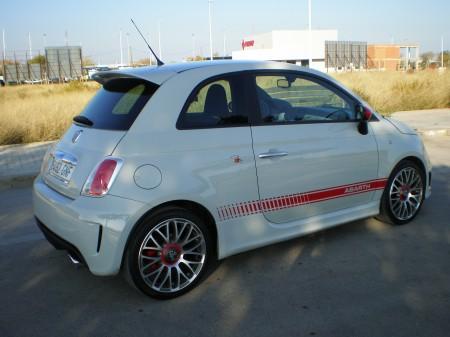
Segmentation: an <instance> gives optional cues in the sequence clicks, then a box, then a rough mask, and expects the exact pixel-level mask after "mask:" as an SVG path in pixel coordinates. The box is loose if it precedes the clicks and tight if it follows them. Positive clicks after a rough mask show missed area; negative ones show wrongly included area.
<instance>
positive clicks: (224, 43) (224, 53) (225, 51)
mask: <svg viewBox="0 0 450 337" xmlns="http://www.w3.org/2000/svg"><path fill="white" fill-rule="evenodd" d="M226 56H227V32H223V57H226Z"/></svg>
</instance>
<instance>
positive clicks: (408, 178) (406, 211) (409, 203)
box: [389, 167, 423, 221]
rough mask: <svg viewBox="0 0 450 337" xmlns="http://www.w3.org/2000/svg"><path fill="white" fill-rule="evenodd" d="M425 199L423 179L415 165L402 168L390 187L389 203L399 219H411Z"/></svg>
mask: <svg viewBox="0 0 450 337" xmlns="http://www.w3.org/2000/svg"><path fill="white" fill-rule="evenodd" d="M422 200H423V181H422V176H421V174H420V172H418V171H417V170H416V169H415V168H414V167H405V168H403V169H401V170H400V171H399V172H398V173H397V174H396V175H395V177H394V179H393V180H392V183H391V186H390V189H389V205H390V208H391V211H392V214H393V215H394V216H395V217H396V218H397V219H398V220H402V221H403V220H409V219H411V218H412V217H413V216H414V215H415V214H416V213H417V211H418V209H419V208H420V205H421V203H422Z"/></svg>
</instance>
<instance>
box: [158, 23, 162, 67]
mask: <svg viewBox="0 0 450 337" xmlns="http://www.w3.org/2000/svg"><path fill="white" fill-rule="evenodd" d="M158 48H159V59H160V60H162V50H161V20H158Z"/></svg>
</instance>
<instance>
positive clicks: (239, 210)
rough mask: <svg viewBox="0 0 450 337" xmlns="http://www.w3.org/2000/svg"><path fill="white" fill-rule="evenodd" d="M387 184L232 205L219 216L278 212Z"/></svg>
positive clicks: (366, 183)
mask: <svg viewBox="0 0 450 337" xmlns="http://www.w3.org/2000/svg"><path fill="white" fill-rule="evenodd" d="M386 183H387V179H375V180H369V181H364V182H359V183H354V184H348V185H342V186H336V187H331V188H325V189H320V190H315V191H309V192H304V193H298V194H291V195H287V196H279V197H274V198H268V199H264V200H257V201H248V202H244V203H239V204H230V205H228V206H223V207H219V208H218V209H217V213H218V214H219V219H220V220H227V219H230V218H237V217H241V216H247V215H250V214H256V213H261V212H271V211H277V210H280V209H284V208H291V207H297V206H301V205H306V204H311V203H315V202H321V201H326V200H331V199H336V198H342V197H347V196H351V195H355V194H360V193H366V192H370V191H376V190H381V189H383V188H384V187H385V186H386Z"/></svg>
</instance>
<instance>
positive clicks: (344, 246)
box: [0, 137, 450, 337]
mask: <svg viewBox="0 0 450 337" xmlns="http://www.w3.org/2000/svg"><path fill="white" fill-rule="evenodd" d="M426 143H427V148H428V150H429V153H430V155H431V158H432V161H433V164H434V165H435V167H434V171H433V195H432V197H431V199H429V200H427V202H426V203H425V205H424V207H423V208H422V211H421V213H420V214H419V216H418V217H417V218H416V220H415V221H414V222H412V223H411V224H409V225H406V226H402V227H391V226H388V225H386V224H383V223H381V222H379V221H377V220H375V219H368V220H363V221H356V222H352V223H349V224H346V225H343V226H340V227H336V228H333V229H330V230H327V231H323V232H320V233H316V234H314V235H310V236H307V237H303V238H299V239H295V240H291V241H289V242H285V243H282V244H277V245H273V246H270V247H266V248H262V249H258V250H254V251H251V252H247V253H244V254H240V255H237V256H234V257H231V258H228V259H226V260H225V261H223V262H222V263H221V264H220V265H219V266H218V267H217V268H216V270H215V271H214V272H213V273H212V274H211V275H210V276H209V277H208V279H207V280H206V281H205V282H204V283H203V284H201V285H200V286H199V287H198V288H197V289H195V290H194V291H192V292H190V293H188V294H187V295H185V296H183V297H181V298H178V299H175V300H171V301H156V300H152V299H150V298H147V297H145V296H144V295H142V294H140V293H139V292H138V291H136V290H134V289H133V288H131V287H129V286H128V284H127V283H126V282H125V281H124V280H123V279H122V278H121V277H107V278H105V277H95V276H93V275H91V274H90V273H89V272H88V270H87V269H85V268H77V267H75V266H73V265H72V264H71V263H70V262H69V260H68V258H67V257H66V255H65V253H63V252H61V251H56V250H54V249H53V248H52V247H51V246H50V244H48V243H47V242H46V241H45V240H44V239H43V236H42V235H41V234H40V233H39V231H38V230H37V228H36V226H35V224H34V222H33V218H32V208H31V196H30V193H31V192H30V188H17V189H11V190H6V191H2V192H0V336H2V337H9V336H47V337H48V336H64V337H69V336H164V337H169V336H193V337H197V336H208V337H210V336H258V337H262V336H343V337H350V336H396V337H397V336H407V337H412V336H427V337H428V336H433V337H438V336H449V334H450V226H449V225H450V179H449V178H450V137H436V138H433V139H428V140H427V142H426Z"/></svg>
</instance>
